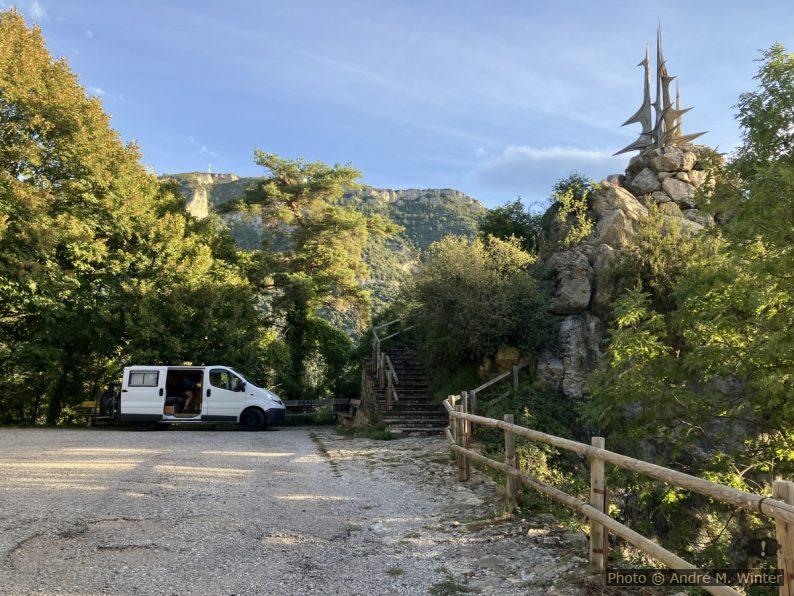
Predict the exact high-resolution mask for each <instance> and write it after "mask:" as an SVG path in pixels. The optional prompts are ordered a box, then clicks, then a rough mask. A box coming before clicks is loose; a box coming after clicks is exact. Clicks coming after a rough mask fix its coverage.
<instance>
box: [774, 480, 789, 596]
mask: <svg viewBox="0 0 794 596" xmlns="http://www.w3.org/2000/svg"><path fill="white" fill-rule="evenodd" d="M772 497H773V498H775V499H777V500H778V501H783V502H784V503H788V504H789V505H794V482H790V481H788V480H775V481H774V482H772ZM775 540H777V541H778V542H779V543H780V546H781V547H782V548H781V549H780V551H779V552H778V553H777V567H778V569H782V570H783V585H782V586H780V596H794V523H787V522H786V521H785V520H782V519H775Z"/></svg>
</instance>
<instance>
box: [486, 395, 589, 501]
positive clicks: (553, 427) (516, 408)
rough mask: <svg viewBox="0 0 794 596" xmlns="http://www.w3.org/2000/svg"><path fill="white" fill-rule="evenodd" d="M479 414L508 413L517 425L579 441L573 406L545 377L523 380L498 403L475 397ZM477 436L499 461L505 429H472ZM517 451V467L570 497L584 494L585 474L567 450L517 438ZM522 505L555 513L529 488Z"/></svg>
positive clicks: (542, 498) (495, 414) (496, 414)
mask: <svg viewBox="0 0 794 596" xmlns="http://www.w3.org/2000/svg"><path fill="white" fill-rule="evenodd" d="M478 404H479V406H478V407H479V408H480V409H481V411H482V415H483V416H487V417H490V418H497V419H499V420H501V419H502V417H503V416H504V414H509V413H512V414H513V415H514V421H515V424H518V425H519V426H524V427H527V428H531V429H534V430H539V431H541V432H545V433H549V434H552V435H556V436H559V437H564V438H568V439H574V440H581V439H582V437H581V436H580V435H579V433H580V430H579V429H580V427H579V424H578V420H577V415H576V411H575V409H573V408H571V406H570V402H569V400H567V399H566V398H565V396H564V395H563V394H562V392H561V391H560V390H559V389H558V388H557V387H555V386H552V385H549V384H547V383H545V382H543V381H539V380H530V381H525V382H522V383H521V384H520V385H519V387H518V389H517V390H514V391H511V392H510V394H509V396H508V397H507V398H506V399H504V400H500V401H498V402H496V403H493V404H492V403H489V402H488V401H487V400H479V399H478ZM475 428H476V433H477V438H478V440H480V441H482V442H483V444H484V447H485V450H486V451H487V452H488V453H489V454H490V456H491V457H493V458H494V459H497V460H502V459H503V458H504V433H503V432H502V431H500V430H498V429H493V428H481V427H476V426H475ZM516 454H517V457H518V461H519V465H520V467H521V469H522V470H523V471H524V472H526V473H528V474H530V475H531V476H533V477H535V478H537V479H538V480H540V481H541V482H544V483H546V484H550V485H552V486H555V487H557V488H559V489H561V490H564V491H565V492H567V493H569V494H573V495H584V493H585V492H586V490H587V488H588V486H589V485H588V482H587V480H588V476H587V473H586V469H585V468H584V467H583V466H582V463H581V461H580V460H579V458H578V457H576V455H575V454H572V453H571V452H568V451H564V450H559V449H556V448H554V447H551V446H550V445H546V444H544V443H538V442H536V441H530V440H527V439H524V438H522V437H517V440H516ZM524 505H525V506H527V507H529V508H532V509H536V510H537V509H542V510H550V511H556V510H557V509H558V507H557V506H554V505H553V504H551V503H550V502H549V501H548V500H546V498H545V497H542V496H541V495H539V494H538V493H537V492H535V491H533V490H531V489H530V490H527V491H526V492H525V493H524Z"/></svg>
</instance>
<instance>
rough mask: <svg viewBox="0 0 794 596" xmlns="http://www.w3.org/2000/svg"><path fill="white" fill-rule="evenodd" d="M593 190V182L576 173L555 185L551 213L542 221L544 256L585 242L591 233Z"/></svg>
mask: <svg viewBox="0 0 794 596" xmlns="http://www.w3.org/2000/svg"><path fill="white" fill-rule="evenodd" d="M596 190H597V189H596V185H595V184H594V183H593V181H592V180H588V179H587V178H585V177H584V176H582V175H581V174H578V173H576V172H574V173H572V174H571V175H570V176H568V177H567V178H563V179H562V180H559V181H558V182H557V183H556V184H555V185H554V188H553V190H552V196H551V209H549V210H548V211H547V212H546V214H544V216H543V218H542V219H541V228H542V229H543V231H544V236H543V244H542V248H543V251H544V253H547V254H550V253H552V252H556V251H557V250H560V249H565V248H570V247H572V246H575V245H577V244H579V243H580V242H582V241H583V240H584V239H585V238H587V236H588V235H589V234H590V232H591V231H592V229H593V220H592V219H591V218H590V216H589V215H588V211H589V209H590V207H591V205H590V202H591V200H592V197H593V193H594V192H595V191H596Z"/></svg>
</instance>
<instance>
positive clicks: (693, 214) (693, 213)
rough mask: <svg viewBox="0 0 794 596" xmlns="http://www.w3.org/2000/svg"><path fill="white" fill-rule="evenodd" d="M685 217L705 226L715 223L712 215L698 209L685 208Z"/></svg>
mask: <svg viewBox="0 0 794 596" xmlns="http://www.w3.org/2000/svg"><path fill="white" fill-rule="evenodd" d="M684 217H685V218H686V219H688V220H689V221H694V222H695V223H696V224H700V225H701V226H703V227H706V226H710V225H712V224H713V223H714V217H713V216H711V215H701V213H700V212H699V211H698V210H697V209H684Z"/></svg>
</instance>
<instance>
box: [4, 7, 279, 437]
mask: <svg viewBox="0 0 794 596" xmlns="http://www.w3.org/2000/svg"><path fill="white" fill-rule="evenodd" d="M0 37H1V38H2V39H3V43H2V44H0V294H2V301H0V302H2V306H0V366H2V368H3V371H4V374H3V375H2V377H0V411H1V412H2V421H3V422H15V421H27V422H38V421H41V420H42V419H43V418H45V417H46V419H47V421H49V422H50V423H55V422H58V421H62V420H64V419H65V417H68V416H69V415H70V411H71V408H72V406H73V405H74V404H75V403H79V402H80V401H83V400H84V399H86V398H88V397H92V396H94V395H96V394H97V393H98V392H100V391H101V387H102V385H103V384H104V383H106V382H107V381H108V380H110V379H114V378H115V376H116V375H117V374H118V370H119V368H120V366H121V365H123V364H124V363H128V362H147V363H161V362H171V363H177V362H181V361H210V360H214V361H222V362H224V363H227V364H230V365H232V366H237V367H239V368H240V369H241V370H242V371H243V372H244V373H246V374H247V375H251V376H252V377H253V378H255V379H258V380H260V382H261V379H263V377H264V375H265V374H266V372H267V369H268V365H267V363H266V362H265V361H264V360H262V359H261V353H260V351H259V350H258V348H259V347H260V346H261V345H262V344H263V343H266V342H267V341H268V338H267V336H266V335H265V334H264V330H263V327H262V321H261V317H260V315H259V313H258V312H257V310H256V308H255V306H254V300H253V288H252V287H251V286H250V284H249V283H248V282H247V281H246V279H245V275H244V272H243V266H244V264H243V262H242V261H241V260H240V259H241V257H240V256H239V255H238V254H237V251H236V250H235V249H234V247H233V245H232V243H231V242H230V240H229V238H228V236H227V235H226V234H225V232H224V231H223V229H221V228H219V227H217V225H216V223H217V222H214V221H208V222H203V223H199V222H196V221H194V220H192V219H191V218H190V217H188V216H186V215H185V214H184V201H183V200H182V199H181V198H180V197H178V196H177V195H176V194H175V193H174V188H173V186H172V185H171V184H170V183H161V182H160V181H158V180H157V179H156V178H155V177H154V176H152V175H150V174H148V173H147V172H146V170H145V168H143V166H141V164H140V163H139V154H138V152H137V150H136V148H135V147H134V146H132V145H124V144H123V143H122V142H121V140H120V138H119V136H118V134H117V133H116V132H115V131H113V130H112V129H111V128H110V126H109V120H108V117H107V115H106V114H105V113H104V112H103V111H102V105H101V102H100V100H99V99H97V98H89V97H87V96H86V94H85V91H84V89H83V88H82V87H81V86H80V85H79V84H78V81H77V77H76V76H75V75H74V74H73V73H72V72H71V70H69V67H68V66H67V64H66V62H65V61H63V60H59V61H53V60H52V58H51V57H50V55H49V53H48V52H47V50H46V48H45V45H44V40H43V39H42V37H41V33H40V31H39V30H38V28H34V29H29V28H28V27H27V26H26V25H25V22H24V20H23V18H22V17H21V16H20V15H19V14H18V13H17V12H15V11H13V10H12V11H7V12H3V13H0ZM209 338H211V339H209ZM205 359H206V360H205Z"/></svg>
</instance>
